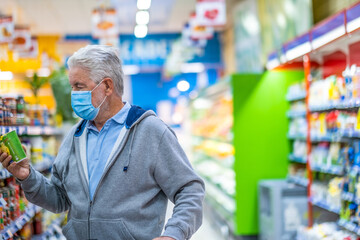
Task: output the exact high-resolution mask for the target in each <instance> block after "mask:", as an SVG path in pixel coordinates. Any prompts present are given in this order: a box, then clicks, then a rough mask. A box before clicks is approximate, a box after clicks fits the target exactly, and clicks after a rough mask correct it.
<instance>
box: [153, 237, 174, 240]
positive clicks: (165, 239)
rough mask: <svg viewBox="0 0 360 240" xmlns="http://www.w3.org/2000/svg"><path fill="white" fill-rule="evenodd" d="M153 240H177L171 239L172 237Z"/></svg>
mask: <svg viewBox="0 0 360 240" xmlns="http://www.w3.org/2000/svg"><path fill="white" fill-rule="evenodd" d="M153 240H175V239H174V238H171V237H157V238H154V239H153Z"/></svg>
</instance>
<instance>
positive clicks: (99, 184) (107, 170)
mask: <svg viewBox="0 0 360 240" xmlns="http://www.w3.org/2000/svg"><path fill="white" fill-rule="evenodd" d="M124 127H125V126H124ZM129 136H130V131H128V133H127V134H126V136H124V139H123V141H124V142H123V143H122V146H121V148H122V149H121V150H120V152H121V151H122V150H123V148H124V147H125V145H126V142H127V140H128V138H129ZM113 157H114V158H115V155H114V156H113ZM114 163H115V160H113V161H112V162H111V164H109V165H108V167H107V168H106V169H105V170H104V171H105V172H104V173H103V175H102V176H101V178H100V180H99V183H98V185H97V187H96V189H95V193H94V195H93V198H92V202H94V201H95V196H96V195H97V194H96V193H97V192H98V190H99V187H100V186H101V185H102V182H103V181H102V180H103V179H104V177H105V176H106V174H107V173H108V172H109V170H110V168H111V167H112V165H114Z"/></svg>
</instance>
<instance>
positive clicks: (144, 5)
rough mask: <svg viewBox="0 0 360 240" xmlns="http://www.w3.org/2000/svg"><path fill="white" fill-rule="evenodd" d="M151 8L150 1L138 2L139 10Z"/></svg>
mask: <svg viewBox="0 0 360 240" xmlns="http://www.w3.org/2000/svg"><path fill="white" fill-rule="evenodd" d="M150 6H151V0H138V1H137V8H138V9H140V10H148V9H149V8H150Z"/></svg>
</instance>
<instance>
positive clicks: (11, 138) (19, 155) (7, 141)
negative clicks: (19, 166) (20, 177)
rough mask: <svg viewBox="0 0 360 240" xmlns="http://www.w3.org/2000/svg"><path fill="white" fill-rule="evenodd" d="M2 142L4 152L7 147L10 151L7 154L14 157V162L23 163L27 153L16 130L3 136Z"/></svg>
mask: <svg viewBox="0 0 360 240" xmlns="http://www.w3.org/2000/svg"><path fill="white" fill-rule="evenodd" d="M0 140H1V145H2V146H1V148H2V150H3V148H4V147H6V148H7V150H8V151H6V152H7V153H8V154H10V155H11V156H12V160H13V161H14V162H21V161H22V160H24V159H25V158H26V153H25V151H24V149H23V148H22V146H21V142H20V139H19V137H18V135H17V134H16V131H15V130H14V131H11V132H8V133H7V134H5V135H3V136H2V137H1V139H0Z"/></svg>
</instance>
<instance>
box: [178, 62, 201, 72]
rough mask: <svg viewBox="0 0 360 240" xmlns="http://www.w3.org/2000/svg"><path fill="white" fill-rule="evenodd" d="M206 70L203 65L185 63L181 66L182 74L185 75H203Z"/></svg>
mask: <svg viewBox="0 0 360 240" xmlns="http://www.w3.org/2000/svg"><path fill="white" fill-rule="evenodd" d="M204 70H205V66H204V64H202V63H184V64H182V65H181V72H183V73H201V72H203V71H204Z"/></svg>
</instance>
